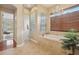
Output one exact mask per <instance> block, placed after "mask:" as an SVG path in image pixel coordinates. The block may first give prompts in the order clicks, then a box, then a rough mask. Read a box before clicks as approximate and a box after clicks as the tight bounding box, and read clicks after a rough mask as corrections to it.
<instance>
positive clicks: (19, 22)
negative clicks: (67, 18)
mask: <svg viewBox="0 0 79 59" xmlns="http://www.w3.org/2000/svg"><path fill="white" fill-rule="evenodd" d="M14 6H15V7H16V8H17V11H16V41H17V44H18V45H19V44H22V43H23V36H22V31H23V15H24V14H29V15H30V14H33V13H36V15H35V16H36V18H35V19H36V25H35V32H34V33H32V34H31V35H32V36H33V37H34V38H36V39H38V37H39V35H40V30H39V29H40V27H39V21H38V20H39V18H38V13H40V12H44V13H45V14H46V16H47V24H46V32H47V33H50V32H51V31H50V17H49V15H50V13H51V11H52V9H53V10H54V7H52V8H50V9H48V8H45V7H42V6H40V5H39V6H36V7H34V8H32V10H31V12H29V13H28V11H27V10H26V9H24V7H23V5H21V4H20V5H19V4H16V5H14ZM70 6H73V5H61V8H63V9H64V8H68V7H70Z"/></svg>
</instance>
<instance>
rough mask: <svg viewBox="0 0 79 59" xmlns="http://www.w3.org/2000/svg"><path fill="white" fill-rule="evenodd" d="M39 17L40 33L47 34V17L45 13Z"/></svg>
mask: <svg viewBox="0 0 79 59" xmlns="http://www.w3.org/2000/svg"><path fill="white" fill-rule="evenodd" d="M39 17H40V31H41V32H42V33H45V28H46V27H45V26H46V16H45V15H44V14H43V13H41V14H40V15H39Z"/></svg>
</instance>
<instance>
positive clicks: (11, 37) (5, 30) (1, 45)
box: [0, 5, 16, 51]
mask: <svg viewBox="0 0 79 59" xmlns="http://www.w3.org/2000/svg"><path fill="white" fill-rule="evenodd" d="M0 7H1V10H0V13H1V16H0V17H1V20H0V21H1V32H2V33H0V34H1V35H2V36H1V37H2V38H1V40H2V41H1V42H0V51H1V50H5V49H8V48H13V47H16V43H15V11H14V9H13V8H14V7H13V6H12V5H0Z"/></svg>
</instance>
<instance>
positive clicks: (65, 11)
mask: <svg viewBox="0 0 79 59" xmlns="http://www.w3.org/2000/svg"><path fill="white" fill-rule="evenodd" d="M75 11H79V6H74V7H72V8H69V9H66V10H64V11H63V13H61V11H59V12H55V13H53V15H52V16H53V17H54V16H60V15H62V14H68V13H72V12H75Z"/></svg>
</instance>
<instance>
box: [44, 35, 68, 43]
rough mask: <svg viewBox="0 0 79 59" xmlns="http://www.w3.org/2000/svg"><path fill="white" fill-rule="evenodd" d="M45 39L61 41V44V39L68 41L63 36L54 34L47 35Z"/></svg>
mask: <svg viewBox="0 0 79 59" xmlns="http://www.w3.org/2000/svg"><path fill="white" fill-rule="evenodd" d="M43 37H44V38H45V39H49V40H55V41H59V42H61V41H62V40H61V39H67V38H65V37H64V36H63V35H53V34H45V35H44V36H43Z"/></svg>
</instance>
